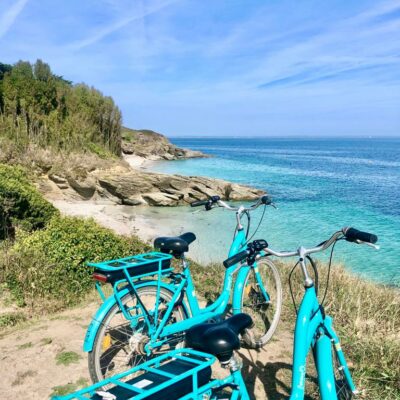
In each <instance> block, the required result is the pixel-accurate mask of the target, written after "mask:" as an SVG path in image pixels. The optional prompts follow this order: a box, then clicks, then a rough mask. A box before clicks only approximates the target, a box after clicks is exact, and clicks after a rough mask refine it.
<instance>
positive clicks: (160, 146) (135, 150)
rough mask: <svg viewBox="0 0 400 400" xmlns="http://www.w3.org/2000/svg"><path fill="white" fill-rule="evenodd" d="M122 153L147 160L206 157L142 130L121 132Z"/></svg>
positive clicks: (163, 137) (158, 135)
mask: <svg viewBox="0 0 400 400" xmlns="http://www.w3.org/2000/svg"><path fill="white" fill-rule="evenodd" d="M122 152H123V153H124V154H134V155H137V156H140V157H143V158H146V159H148V160H180V159H185V158H199V157H208V156H207V155H206V154H203V153H201V152H200V151H193V150H189V149H182V148H179V147H177V146H175V145H173V144H172V143H171V142H170V141H169V140H168V139H167V138H166V137H165V136H164V135H161V134H160V133H157V132H154V131H151V130H147V129H143V130H136V129H128V128H123V130H122Z"/></svg>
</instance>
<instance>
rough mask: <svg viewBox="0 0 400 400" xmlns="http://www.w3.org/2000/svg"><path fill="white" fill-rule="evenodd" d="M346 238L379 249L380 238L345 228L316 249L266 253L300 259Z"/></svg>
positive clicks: (270, 251) (269, 251)
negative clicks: (377, 244)
mask: <svg viewBox="0 0 400 400" xmlns="http://www.w3.org/2000/svg"><path fill="white" fill-rule="evenodd" d="M341 236H342V237H343V236H344V237H345V238H346V239H347V240H348V241H350V242H355V243H359V244H361V243H365V244H368V245H371V246H372V247H375V248H379V247H377V246H375V243H376V242H377V241H378V237H377V236H376V235H374V234H372V233H368V232H362V231H359V230H357V229H355V228H343V229H342V230H340V231H338V232H336V233H334V234H333V235H332V236H331V237H330V238H329V239H328V240H326V241H325V242H322V243H321V244H320V245H318V246H316V247H312V248H310V249H306V248H304V247H300V248H299V249H298V250H296V251H283V252H279V251H275V250H272V249H270V248H267V249H265V252H266V253H267V254H270V255H273V256H276V257H293V256H300V257H305V256H307V255H309V254H312V253H318V252H320V251H324V250H326V249H327V248H328V247H330V246H331V245H332V244H333V243H334V242H336V240H337V239H339V238H340V237H341Z"/></svg>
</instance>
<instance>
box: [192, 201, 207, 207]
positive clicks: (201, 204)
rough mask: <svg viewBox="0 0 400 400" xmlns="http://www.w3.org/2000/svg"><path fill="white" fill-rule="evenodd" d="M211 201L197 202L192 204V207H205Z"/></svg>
mask: <svg viewBox="0 0 400 400" xmlns="http://www.w3.org/2000/svg"><path fill="white" fill-rule="evenodd" d="M208 202H209V200H197V201H194V202H193V203H190V207H200V206H205V205H207V204H208Z"/></svg>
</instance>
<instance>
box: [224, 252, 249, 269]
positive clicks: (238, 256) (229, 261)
mask: <svg viewBox="0 0 400 400" xmlns="http://www.w3.org/2000/svg"><path fill="white" fill-rule="evenodd" d="M248 255H249V252H248V251H247V250H243V251H241V252H240V253H237V254H235V255H234V256H232V257H229V258H227V259H226V260H225V261H224V262H223V264H224V267H225V268H229V267H232V265H235V264H237V263H239V262H241V261H243V260H244V259H245V258H246V257H247V256H248Z"/></svg>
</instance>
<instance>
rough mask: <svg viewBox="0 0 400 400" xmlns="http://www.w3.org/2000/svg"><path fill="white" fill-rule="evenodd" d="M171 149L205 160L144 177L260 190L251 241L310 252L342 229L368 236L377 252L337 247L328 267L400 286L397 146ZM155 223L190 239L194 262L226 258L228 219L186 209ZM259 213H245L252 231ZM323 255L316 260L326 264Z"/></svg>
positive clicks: (369, 142) (166, 165)
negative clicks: (204, 179) (262, 201)
mask: <svg viewBox="0 0 400 400" xmlns="http://www.w3.org/2000/svg"><path fill="white" fill-rule="evenodd" d="M171 142H172V143H174V144H175V145H177V146H179V147H184V148H190V149H192V150H200V151H202V152H204V153H206V154H208V155H210V156H211V157H210V158H198V159H188V160H179V161H159V162H155V163H153V164H152V165H151V167H150V168H151V170H154V171H157V172H164V173H168V174H171V173H173V174H181V175H188V176H191V175H201V176H208V177H214V178H222V179H226V180H229V181H232V182H237V183H242V184H246V185H250V186H254V187H257V188H260V189H263V190H265V191H266V192H267V193H268V194H269V195H270V196H272V198H273V201H274V202H275V204H276V206H277V209H273V208H271V207H268V208H267V210H266V212H265V216H264V220H263V221H262V223H261V225H260V227H259V229H258V231H257V232H256V233H255V236H254V238H263V239H265V240H267V241H268V243H269V245H270V247H271V248H273V249H276V250H292V249H293V250H294V249H296V248H298V247H299V246H300V245H303V246H305V247H311V246H314V245H317V244H319V243H320V242H322V241H323V240H325V239H328V238H329V237H330V235H331V234H332V233H334V232H335V231H337V230H339V229H341V228H342V227H344V226H352V227H355V228H357V229H360V230H364V231H368V232H372V233H374V234H376V235H377V236H378V238H379V240H378V244H379V246H380V249H379V250H375V249H372V248H370V247H368V246H365V245H355V244H351V243H348V242H345V241H343V242H340V243H338V245H337V246H336V248H335V254H334V262H335V264H338V263H341V264H344V265H345V268H347V269H348V270H350V271H352V272H353V273H354V274H357V275H360V276H362V277H364V278H366V279H370V280H374V281H378V282H380V283H384V284H388V285H395V286H400V262H399V261H400V138H387V139H377V138H372V139H370V138H363V139H360V138H359V139H350V138H346V139H343V138H325V139H315V138H302V139H298V138H296V139H294V138H284V139H282V138H279V139H278V138H250V137H249V138H171ZM157 213H159V218H160V220H161V219H163V218H165V219H169V220H171V216H172V219H173V220H174V221H175V223H176V224H177V226H179V229H180V231H183V230H192V231H194V232H195V233H196V235H197V237H198V243H197V244H196V246H195V252H196V254H195V256H196V258H197V259H199V260H200V261H202V262H211V261H213V262H215V261H217V262H218V261H222V260H224V259H225V258H226V256H227V252H228V249H229V244H230V243H231V240H232V235H233V231H234V227H235V215H234V213H232V212H229V211H226V210H221V209H218V210H212V211H209V212H198V210H196V211H194V210H193V209H192V208H190V207H177V208H174V209H171V208H166V209H162V210H158V211H157ZM261 215H262V209H261V207H260V208H259V209H258V210H257V211H256V212H254V213H252V225H251V227H252V229H251V232H252V231H254V229H255V228H256V227H257V225H258V221H259V219H260V217H261ZM328 256H329V253H328V252H326V254H321V259H322V261H323V262H324V261H327V259H328Z"/></svg>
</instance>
